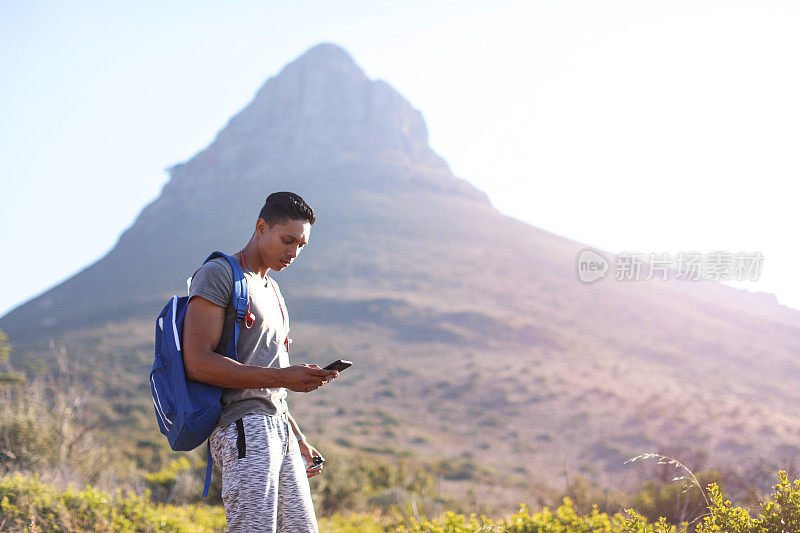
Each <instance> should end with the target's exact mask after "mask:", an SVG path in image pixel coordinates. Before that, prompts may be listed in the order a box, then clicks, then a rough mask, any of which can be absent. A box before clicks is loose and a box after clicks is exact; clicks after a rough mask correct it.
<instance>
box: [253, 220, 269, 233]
mask: <svg viewBox="0 0 800 533" xmlns="http://www.w3.org/2000/svg"><path fill="white" fill-rule="evenodd" d="M268 229H269V226H268V225H267V223H266V222H265V221H264V219H263V218H259V219H258V220H256V232H255V233H256V235H258V236H259V237H262V236H263V235H264V232H266V231H267V230H268Z"/></svg>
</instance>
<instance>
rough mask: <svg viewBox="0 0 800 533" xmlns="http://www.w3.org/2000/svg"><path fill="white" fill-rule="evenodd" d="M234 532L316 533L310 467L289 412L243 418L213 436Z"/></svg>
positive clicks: (224, 497)
mask: <svg viewBox="0 0 800 533" xmlns="http://www.w3.org/2000/svg"><path fill="white" fill-rule="evenodd" d="M211 455H212V457H213V458H214V463H215V464H216V465H217V467H218V468H219V469H220V470H221V471H222V502H223V503H224V504H225V517H226V518H227V520H228V529H227V530H226V531H231V532H240V531H247V532H257V531H258V532H260V531H264V532H269V533H273V532H284V531H285V532H292V533H305V532H313V533H318V531H319V529H318V528H317V519H316V516H315V514H314V505H313V503H312V502H311V490H310V488H309V484H308V477H307V476H306V465H305V460H304V459H303V456H302V455H301V454H300V448H299V446H298V444H297V439H295V438H294V433H293V432H292V430H291V427H290V426H289V422H288V418H287V416H286V415H285V414H283V415H280V416H267V415H263V414H249V415H245V416H243V417H242V418H240V419H239V420H237V421H236V422H235V423H233V424H230V425H229V426H228V427H225V428H222V427H216V428H215V429H214V431H213V433H211Z"/></svg>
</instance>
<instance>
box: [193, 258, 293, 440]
mask: <svg viewBox="0 0 800 533" xmlns="http://www.w3.org/2000/svg"><path fill="white" fill-rule="evenodd" d="M234 257H235V258H236V259H237V260H238V259H239V255H238V254H237V255H235V256H234ZM240 264H241V263H240ZM243 270H244V276H245V278H246V279H247V292H248V295H249V297H250V312H251V313H253V315H255V321H254V322H253V324H252V327H250V328H246V327H245V325H244V324H242V326H241V331H240V333H239V342H238V344H237V345H236V353H237V357H238V360H239V362H240V363H242V364H245V365H253V366H263V367H274V368H283V367H286V366H289V353H288V351H287V350H286V344H285V343H286V339H287V337H288V335H289V313H288V311H287V310H286V304H285V302H284V301H283V296H281V291H280V289H279V288H278V284H277V283H275V281H274V280H272V279H271V278H270V277H269V276H267V277H265V278H262V277H261V276H259V275H258V274H256V273H255V272H253V271H252V270H250V269H249V268H245V269H243ZM194 296H201V297H203V298H205V299H206V300H208V301H209V302H211V303H214V304H216V305H219V306H220V307H225V308H226V309H225V324H224V326H223V328H222V336H221V337H220V340H219V345H218V346H217V348H216V350H215V351H216V352H217V353H220V354H224V353H225V348H226V347H227V346H228V339H229V337H230V335H232V334H233V320H234V314H235V311H234V308H233V306H232V305H231V300H232V297H233V273H232V272H231V266H230V265H229V264H228V262H227V261H226V260H225V258H223V257H217V258H215V259H212V260H211V261H209V262H208V263H206V264H204V265H203V266H202V267H200V270H198V271H197V273H196V274H195V275H194V277H193V278H192V281H191V285H190V288H189V299H190V300H191V298H193V297H194ZM248 323H249V322H248ZM287 410H288V407H287V404H286V389H285V388H282V387H281V388H273V389H269V388H265V389H223V391H222V414H221V415H220V417H219V421H218V422H217V425H218V426H221V427H227V426H228V425H229V424H230V423H231V422H234V421H236V420H237V419H239V418H241V417H243V416H244V415H246V414H249V413H254V414H262V413H263V414H266V415H281V414H283V413H285V412H286V411H287Z"/></svg>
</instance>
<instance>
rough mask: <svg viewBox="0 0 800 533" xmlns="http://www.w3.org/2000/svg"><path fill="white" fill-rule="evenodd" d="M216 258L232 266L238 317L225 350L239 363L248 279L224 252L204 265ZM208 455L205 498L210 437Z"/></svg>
mask: <svg viewBox="0 0 800 533" xmlns="http://www.w3.org/2000/svg"><path fill="white" fill-rule="evenodd" d="M216 257H224V258H225V259H226V260H227V261H228V264H229V265H231V272H232V273H233V295H232V297H231V303H232V304H233V309H234V311H235V313H236V316H234V318H233V335H231V336H230V338H229V339H228V347H227V349H226V350H225V355H226V356H228V357H230V358H231V359H233V360H234V361H238V360H239V357H238V356H237V353H236V345H237V344H238V343H239V332H241V330H242V324H243V323H244V320H245V317H246V315H247V303H248V301H249V296H248V294H247V279H246V278H245V277H244V271H243V270H242V267H240V266H239V263H237V262H236V259H234V258H233V257H231V256H229V255H227V254H223V253H222V252H213V253H212V254H211V255H209V256H208V258H207V259H206V260H205V261H203V264H206V263H208V262H209V261H211V260H212V259H214V258H216ZM206 453H207V454H208V459H207V461H206V480H205V483H204V484H203V497H204V498H205V497H206V496H208V489H209V487H211V469H212V465H213V464H214V459H213V458H212V457H211V438H210V437H209V439H208V441H207V442H206Z"/></svg>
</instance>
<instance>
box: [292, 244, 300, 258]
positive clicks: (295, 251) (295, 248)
mask: <svg viewBox="0 0 800 533" xmlns="http://www.w3.org/2000/svg"><path fill="white" fill-rule="evenodd" d="M299 253H300V247H299V246H292V247H291V248H289V256H290V257H297V254H299Z"/></svg>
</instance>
